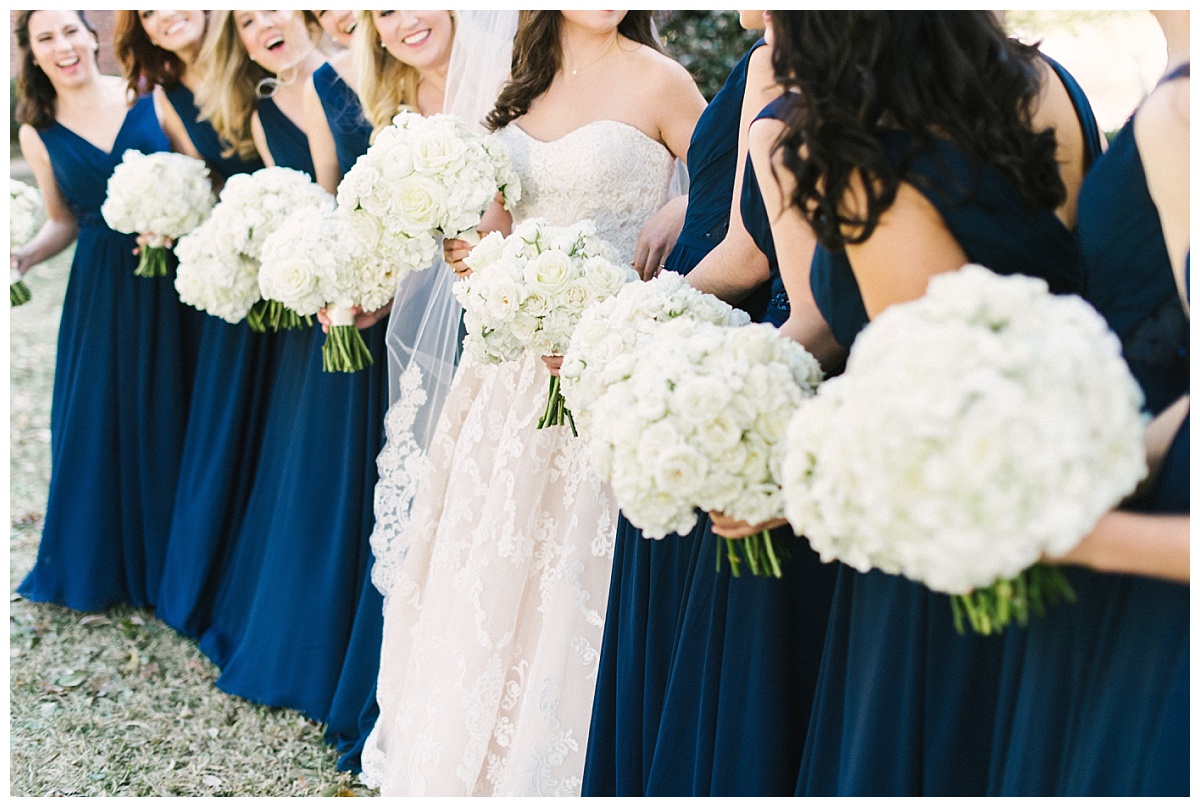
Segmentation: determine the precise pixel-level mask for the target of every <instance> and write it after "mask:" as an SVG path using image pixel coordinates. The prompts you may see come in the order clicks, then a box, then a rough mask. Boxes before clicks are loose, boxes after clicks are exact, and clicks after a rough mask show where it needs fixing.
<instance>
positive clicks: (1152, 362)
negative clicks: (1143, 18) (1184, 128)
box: [991, 118, 1190, 796]
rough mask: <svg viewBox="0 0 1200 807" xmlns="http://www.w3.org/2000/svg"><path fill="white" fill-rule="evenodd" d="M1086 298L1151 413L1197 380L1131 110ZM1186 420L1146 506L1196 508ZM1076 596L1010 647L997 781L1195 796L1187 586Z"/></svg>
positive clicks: (1105, 194)
mask: <svg viewBox="0 0 1200 807" xmlns="http://www.w3.org/2000/svg"><path fill="white" fill-rule="evenodd" d="M1078 230H1079V239H1080V244H1081V247H1082V250H1083V255H1084V293H1083V296H1084V298H1085V299H1086V300H1087V301H1088V302H1090V303H1091V304H1092V305H1093V306H1095V307H1096V309H1097V310H1098V311H1099V312H1100V313H1101V314H1103V315H1104V317H1105V319H1106V320H1107V321H1108V324H1109V327H1110V328H1112V329H1113V331H1114V332H1115V333H1116V334H1117V335H1118V336H1119V337H1120V338H1121V342H1122V348H1123V352H1124V355H1125V359H1126V361H1127V362H1128V364H1129V367H1130V370H1131V371H1132V372H1133V375H1134V377H1135V378H1136V379H1137V381H1138V383H1139V384H1140V385H1141V387H1142V390H1143V392H1144V393H1145V395H1146V410H1147V412H1148V413H1149V414H1151V415H1154V414H1157V413H1159V412H1160V411H1162V410H1163V409H1165V408H1166V407H1167V406H1168V405H1169V404H1171V403H1172V402H1173V401H1174V400H1175V399H1177V398H1178V397H1179V396H1180V395H1183V394H1185V393H1187V392H1188V390H1189V387H1190V380H1189V371H1188V361H1187V352H1188V322H1187V316H1186V314H1185V313H1184V311H1183V306H1182V303H1181V302H1180V300H1179V295H1178V292H1177V290H1176V285H1175V279H1174V277H1173V275H1172V271H1171V263H1170V259H1169V258H1168V256H1167V249H1166V244H1165V242H1164V241H1163V236H1162V230H1161V226H1160V224H1159V219H1158V211H1157V210H1156V209H1155V207H1154V203H1153V201H1152V200H1151V198H1150V193H1149V191H1148V190H1147V188H1146V176H1145V173H1144V172H1143V170H1142V162H1141V157H1140V156H1139V154H1138V148H1137V143H1136V141H1135V139H1134V133H1133V119H1132V118H1130V120H1129V122H1128V123H1126V125H1125V127H1124V128H1123V129H1122V130H1121V132H1120V133H1119V134H1118V135H1117V136H1116V138H1114V139H1113V142H1112V144H1111V145H1110V146H1109V149H1108V151H1107V152H1106V153H1105V154H1104V156H1103V157H1102V158H1101V159H1100V160H1099V161H1098V162H1097V163H1096V166H1095V168H1093V169H1092V171H1091V172H1090V173H1089V174H1088V176H1087V179H1086V180H1085V182H1084V184H1083V188H1082V189H1081V191H1080V197H1079V226H1078ZM1187 433H1188V425H1187V424H1186V423H1185V425H1184V428H1183V430H1182V434H1183V437H1182V438H1180V439H1179V440H1177V441H1176V443H1175V446H1174V447H1173V448H1172V451H1171V454H1170V455H1169V456H1168V459H1167V462H1166V465H1165V466H1164V470H1163V472H1162V476H1161V477H1160V479H1159V483H1158V486H1157V488H1156V489H1154V490H1153V491H1152V493H1151V494H1150V496H1149V497H1148V499H1147V500H1146V501H1144V502H1142V503H1141V504H1140V506H1139V507H1138V508H1137V509H1141V510H1143V511H1146V512H1156V513H1187V512H1188V488H1187V483H1188V466H1187V456H1188V446H1187V436H1186V435H1187ZM1067 573H1068V575H1069V577H1070V580H1071V584H1072V586H1073V588H1074V589H1075V593H1076V595H1077V597H1078V601H1077V603H1076V604H1075V605H1074V606H1073V607H1069V608H1058V609H1055V610H1054V611H1053V612H1052V613H1051V614H1049V615H1048V616H1047V618H1045V619H1041V620H1037V621H1036V622H1034V623H1032V624H1031V625H1030V626H1029V628H1028V630H1027V631H1024V632H1017V633H1015V634H1014V635H1013V636H1012V637H1011V638H1010V640H1009V646H1008V647H1007V648H1006V659H1005V661H1006V663H1005V680H1004V688H1003V690H1002V698H1003V700H1002V707H1001V710H1000V713H1001V715H1002V716H1003V717H1004V718H1005V720H1004V721H1003V722H1001V723H1000V724H998V727H997V728H998V737H997V753H996V754H995V756H994V758H993V772H992V777H993V781H992V788H991V789H992V791H993V792H994V793H998V794H1004V795H1107V796H1121V795H1186V794H1187V793H1188V760H1189V748H1188V711H1189V710H1188V666H1189V652H1190V644H1189V634H1188V631H1189V619H1188V614H1189V610H1188V591H1189V589H1188V586H1186V585H1180V584H1177V583H1171V582H1166V581H1160V580H1151V579H1148V578H1141V577H1136V576H1132V575H1121V574H1102V573H1099V572H1093V571H1091V570H1088V569H1082V568H1067Z"/></svg>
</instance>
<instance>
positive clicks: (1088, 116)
mask: <svg viewBox="0 0 1200 807" xmlns="http://www.w3.org/2000/svg"><path fill="white" fill-rule="evenodd" d="M1041 56H1042V58H1043V59H1045V60H1046V63H1047V64H1049V65H1050V67H1051V68H1053V69H1054V72H1055V74H1057V75H1058V78H1059V80H1060V81H1061V82H1062V83H1063V86H1064V87H1066V89H1067V95H1069V96H1070V97H1071V104H1072V105H1073V106H1074V107H1075V116H1076V117H1077V118H1079V125H1080V126H1081V127H1082V128H1083V144H1084V155H1083V171H1084V173H1085V174H1086V173H1087V172H1088V170H1089V169H1090V168H1091V167H1092V165H1093V164H1094V163H1095V162H1096V160H1098V159H1100V155H1101V154H1102V153H1103V152H1104V148H1103V147H1102V146H1101V145H1100V125H1099V124H1098V123H1096V115H1095V113H1094V112H1093V111H1092V104H1091V102H1090V101H1088V97H1087V95H1086V94H1085V93H1084V91H1083V87H1080V86H1079V82H1078V81H1076V80H1075V77H1074V76H1072V75H1071V74H1070V73H1069V72H1067V69H1066V68H1065V67H1063V66H1062V65H1061V64H1059V63H1058V62H1056V61H1054V60H1053V59H1051V58H1050V57H1049V56H1047V55H1046V54H1044V53H1043V54H1041Z"/></svg>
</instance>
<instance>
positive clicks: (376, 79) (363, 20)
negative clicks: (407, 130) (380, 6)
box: [350, 11, 454, 142]
mask: <svg viewBox="0 0 1200 807" xmlns="http://www.w3.org/2000/svg"><path fill="white" fill-rule="evenodd" d="M450 20H451V24H453V22H454V12H450ZM350 51H351V57H350V58H351V61H352V64H353V65H354V72H355V74H356V75H357V77H358V97H359V99H360V100H361V101H362V106H363V117H365V118H366V119H367V120H368V121H370V122H371V125H372V126H374V127H375V130H374V131H373V132H371V140H372V142H374V140H375V135H377V134H378V133H379V130H380V129H383V128H384V127H386V126H388V125H390V124H391V122H392V118H394V117H395V116H396V114H397V113H398V112H400V111H401V110H406V109H407V110H411V111H413V112H417V111H419V110H418V108H417V83H418V82H419V81H420V79H421V74H420V73H419V72H418V71H417V68H415V67H413V66H412V65H410V64H405V63H404V62H402V61H400V60H399V59H397V58H396V57H394V56H392V54H390V53H388V52H387V50H386V49H385V48H384V47H383V44H382V43H381V42H380V39H379V29H378V28H376V27H375V20H374V19H373V18H372V17H371V12H370V11H359V12H358V26H357V27H356V28H355V29H354V37H353V40H352V42H351V44H350Z"/></svg>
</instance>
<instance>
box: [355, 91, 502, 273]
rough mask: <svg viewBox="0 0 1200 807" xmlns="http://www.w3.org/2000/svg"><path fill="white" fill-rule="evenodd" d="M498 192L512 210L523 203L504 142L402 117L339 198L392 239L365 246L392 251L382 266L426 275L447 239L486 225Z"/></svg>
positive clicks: (454, 125)
mask: <svg viewBox="0 0 1200 807" xmlns="http://www.w3.org/2000/svg"><path fill="white" fill-rule="evenodd" d="M497 192H499V193H501V194H502V195H503V197H504V200H505V206H506V207H510V206H511V205H512V204H513V203H514V202H516V201H518V200H519V199H520V197H521V184H520V181H519V180H518V179H517V176H516V173H515V172H514V171H513V170H512V167H511V166H510V165H509V160H508V151H507V148H506V147H505V146H504V144H503V143H502V142H500V141H499V140H496V139H494V138H492V137H490V136H488V137H485V136H483V135H479V134H476V133H475V132H472V131H471V130H470V129H468V128H467V127H466V126H465V125H464V124H463V122H462V121H461V120H459V119H458V118H457V117H455V116H453V115H431V116H429V117H423V116H421V115H418V114H416V113H414V112H401V113H400V114H398V115H397V116H396V117H395V119H394V120H393V121H392V125H391V126H388V127H387V128H385V129H383V130H381V131H380V132H379V134H378V135H377V136H376V138H375V142H374V143H373V144H372V145H371V148H370V149H368V150H367V153H366V154H365V155H363V156H362V157H360V158H359V159H358V161H357V162H356V163H355V164H354V166H353V167H352V168H351V169H350V170H349V171H348V172H347V173H346V176H345V177H344V178H343V179H342V182H341V184H340V185H339V186H338V193H337V199H338V206H339V207H340V208H342V209H343V210H345V211H347V212H348V213H365V214H367V215H368V216H370V218H371V220H373V221H375V222H377V223H378V232H379V233H381V234H387V236H388V237H386V238H383V239H382V240H376V239H373V238H366V239H365V241H364V243H368V242H370V243H374V244H376V245H378V246H379V247H380V248H381V249H386V255H385V256H383V257H381V258H380V259H379V260H380V261H381V262H389V263H395V264H399V265H398V266H397V270H398V271H404V270H407V271H419V270H422V269H425V268H426V267H428V266H429V265H430V264H431V263H432V261H433V258H434V257H435V256H436V254H437V251H438V243H439V239H440V237H441V236H448V237H453V236H458V235H461V234H464V233H467V232H469V231H471V230H473V229H474V228H475V227H477V226H478V225H479V221H480V217H481V216H482V215H483V213H484V211H486V210H487V209H488V207H490V206H491V204H492V201H493V199H494V198H495V196H496V193H497ZM360 235H365V233H360ZM394 288H395V284H393V289H394Z"/></svg>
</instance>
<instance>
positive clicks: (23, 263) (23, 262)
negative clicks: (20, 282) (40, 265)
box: [8, 249, 33, 277]
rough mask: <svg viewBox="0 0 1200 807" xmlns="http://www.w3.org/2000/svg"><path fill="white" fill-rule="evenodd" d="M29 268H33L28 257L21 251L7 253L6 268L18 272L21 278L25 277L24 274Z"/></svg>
mask: <svg viewBox="0 0 1200 807" xmlns="http://www.w3.org/2000/svg"><path fill="white" fill-rule="evenodd" d="M31 266H33V262H32V261H30V260H29V258H28V256H27V255H25V253H24V252H23V251H22V250H19V249H18V250H17V251H16V252H10V253H8V268H9V269H11V270H12V271H14V272H20V273H21V276H22V277H24V276H25V273H26V272H28V271H29V268H30V267H31Z"/></svg>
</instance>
